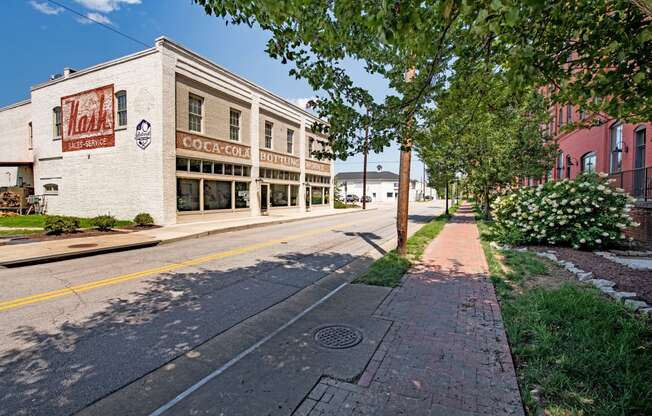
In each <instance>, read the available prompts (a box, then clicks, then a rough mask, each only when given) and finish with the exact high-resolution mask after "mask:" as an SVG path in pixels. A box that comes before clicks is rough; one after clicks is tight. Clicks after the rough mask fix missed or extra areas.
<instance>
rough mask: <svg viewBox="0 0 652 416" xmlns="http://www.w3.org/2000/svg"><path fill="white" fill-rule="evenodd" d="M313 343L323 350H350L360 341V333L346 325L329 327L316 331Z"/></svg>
mask: <svg viewBox="0 0 652 416" xmlns="http://www.w3.org/2000/svg"><path fill="white" fill-rule="evenodd" d="M315 341H317V343H318V344H319V345H321V346H322V347H325V348H333V349H343V348H351V347H353V346H356V345H358V344H359V343H360V341H362V332H360V331H358V330H357V329H355V328H351V327H349V326H346V325H331V326H326V327H322V328H320V329H318V330H317V331H316V332H315Z"/></svg>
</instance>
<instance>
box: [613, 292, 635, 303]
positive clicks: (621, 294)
mask: <svg viewBox="0 0 652 416" xmlns="http://www.w3.org/2000/svg"><path fill="white" fill-rule="evenodd" d="M635 297H636V293H634V292H616V293H615V295H614V298H616V299H618V300H623V301H624V300H625V299H633V298H635Z"/></svg>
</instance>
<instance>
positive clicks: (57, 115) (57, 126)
mask: <svg viewBox="0 0 652 416" xmlns="http://www.w3.org/2000/svg"><path fill="white" fill-rule="evenodd" d="M52 113H53V117H54V137H55V138H60V137H61V107H54V109H53V110H52Z"/></svg>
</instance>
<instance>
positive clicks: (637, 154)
mask: <svg viewBox="0 0 652 416" xmlns="http://www.w3.org/2000/svg"><path fill="white" fill-rule="evenodd" d="M634 144H635V145H636V150H635V151H634V168H635V169H640V168H644V167H645V128H643V127H641V128H639V129H637V130H635V131H634Z"/></svg>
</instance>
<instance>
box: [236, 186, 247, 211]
mask: <svg viewBox="0 0 652 416" xmlns="http://www.w3.org/2000/svg"><path fill="white" fill-rule="evenodd" d="M235 207H236V208H249V182H236V183H235Z"/></svg>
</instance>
